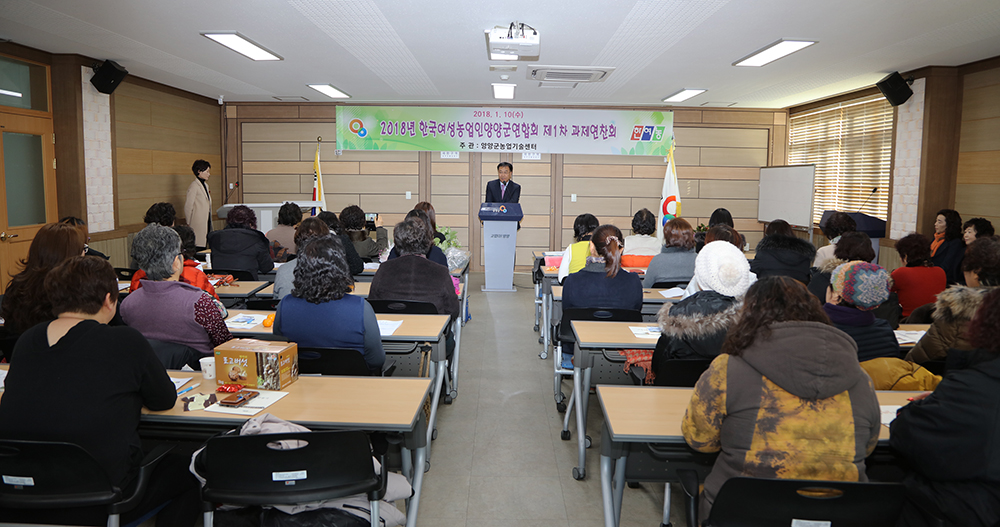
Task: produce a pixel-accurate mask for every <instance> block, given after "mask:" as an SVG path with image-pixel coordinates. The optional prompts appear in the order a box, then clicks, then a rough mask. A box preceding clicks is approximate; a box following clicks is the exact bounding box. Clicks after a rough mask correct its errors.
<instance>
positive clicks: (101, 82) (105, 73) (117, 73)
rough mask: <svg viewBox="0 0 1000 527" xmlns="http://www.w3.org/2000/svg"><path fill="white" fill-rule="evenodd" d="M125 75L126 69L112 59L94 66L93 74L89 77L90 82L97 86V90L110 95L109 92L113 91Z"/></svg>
mask: <svg viewBox="0 0 1000 527" xmlns="http://www.w3.org/2000/svg"><path fill="white" fill-rule="evenodd" d="M126 75H128V70H126V69H125V68H123V67H122V66H121V64H118V63H117V62H115V61H113V60H106V61H104V62H102V63H100V64H96V65H95V66H94V76H93V77H91V78H90V83H91V84H93V85H94V87H95V88H97V91H99V92H101V93H106V94H108V95H111V92H113V91H115V88H117V87H118V85H119V84H121V82H122V79H124V78H125V76H126Z"/></svg>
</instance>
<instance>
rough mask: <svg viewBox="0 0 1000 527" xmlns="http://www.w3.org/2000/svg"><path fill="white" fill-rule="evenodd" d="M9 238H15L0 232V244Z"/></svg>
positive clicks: (12, 235)
mask: <svg viewBox="0 0 1000 527" xmlns="http://www.w3.org/2000/svg"><path fill="white" fill-rule="evenodd" d="M11 238H17V235H16V234H7V233H6V232H0V242H5V241H7V240H9V239H11Z"/></svg>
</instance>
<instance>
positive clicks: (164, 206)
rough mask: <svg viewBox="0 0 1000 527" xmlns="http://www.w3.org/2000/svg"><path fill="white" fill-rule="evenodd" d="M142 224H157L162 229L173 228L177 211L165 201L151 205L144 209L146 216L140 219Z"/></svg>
mask: <svg viewBox="0 0 1000 527" xmlns="http://www.w3.org/2000/svg"><path fill="white" fill-rule="evenodd" d="M142 222H143V223H145V224H147V225H148V224H150V223H159V224H160V225H163V226H164V227H173V226H174V223H176V222H177V210H176V209H174V206H173V204H171V203H167V202H166V201H161V202H159V203H153V204H152V205H150V206H149V208H148V209H146V215H145V216H144V217H143V218H142Z"/></svg>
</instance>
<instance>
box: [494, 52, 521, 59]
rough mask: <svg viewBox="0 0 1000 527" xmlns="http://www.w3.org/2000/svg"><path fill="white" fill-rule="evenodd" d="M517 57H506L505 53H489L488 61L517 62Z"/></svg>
mask: <svg viewBox="0 0 1000 527" xmlns="http://www.w3.org/2000/svg"><path fill="white" fill-rule="evenodd" d="M517 59H518V56H517V55H507V54H506V53H490V60H517Z"/></svg>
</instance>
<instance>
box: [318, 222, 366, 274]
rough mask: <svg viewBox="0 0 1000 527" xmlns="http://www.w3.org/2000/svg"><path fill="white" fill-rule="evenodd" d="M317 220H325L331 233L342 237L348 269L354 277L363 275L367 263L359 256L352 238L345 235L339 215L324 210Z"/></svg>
mask: <svg viewBox="0 0 1000 527" xmlns="http://www.w3.org/2000/svg"><path fill="white" fill-rule="evenodd" d="M316 217H317V218H319V219H321V220H323V223H326V226H327V227H329V228H330V232H332V233H334V234H336V235H337V236H340V241H342V242H344V254H345V255H346V256H347V268H348V269H350V270H351V274H352V275H357V274H361V273H362V272H364V270H365V261H364V260H362V259H361V256H359V255H358V250H357V249H355V248H354V244H353V243H351V238H350V237H348V236H347V234H345V233H344V226H343V225H342V224H341V223H340V220H338V219H337V215H336V214H335V213H333V212H330V211H326V210H324V211H323V212H320V213H319V214H317V215H316Z"/></svg>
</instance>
